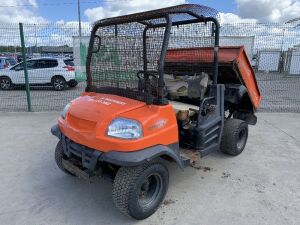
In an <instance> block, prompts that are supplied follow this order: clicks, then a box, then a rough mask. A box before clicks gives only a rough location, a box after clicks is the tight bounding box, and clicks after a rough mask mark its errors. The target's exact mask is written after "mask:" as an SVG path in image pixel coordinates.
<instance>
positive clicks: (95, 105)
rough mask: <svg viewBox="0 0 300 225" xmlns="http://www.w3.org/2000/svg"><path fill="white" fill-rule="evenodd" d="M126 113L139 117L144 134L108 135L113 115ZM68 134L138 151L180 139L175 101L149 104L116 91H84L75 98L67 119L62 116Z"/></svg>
mask: <svg viewBox="0 0 300 225" xmlns="http://www.w3.org/2000/svg"><path fill="white" fill-rule="evenodd" d="M117 117H123V118H128V119H133V120H136V121H139V122H140V123H141V125H142V128H143V137H142V138H140V139H136V140H124V139H120V138H113V137H109V136H107V135H106V130H107V128H108V126H109V124H110V123H111V122H112V120H113V119H115V118H117ZM58 124H59V127H60V129H61V131H62V133H63V134H64V135H66V136H67V137H68V138H70V139H71V140H73V141H74V142H77V143H79V144H82V145H85V146H88V147H90V148H93V149H97V150H100V151H103V152H107V151H112V150H115V151H137V150H141V149H144V148H147V147H151V146H154V145H159V144H161V145H169V144H173V143H177V142H178V127H177V122H176V116H175V113H174V110H173V107H172V106H171V105H166V106H156V105H146V104H145V103H143V102H140V101H137V100H133V99H129V98H124V97H120V96H116V95H109V94H100V93H83V94H82V95H81V96H80V97H79V98H77V99H75V100H73V101H72V105H71V107H70V109H69V112H68V113H67V116H66V119H63V118H62V117H60V118H59V119H58Z"/></svg>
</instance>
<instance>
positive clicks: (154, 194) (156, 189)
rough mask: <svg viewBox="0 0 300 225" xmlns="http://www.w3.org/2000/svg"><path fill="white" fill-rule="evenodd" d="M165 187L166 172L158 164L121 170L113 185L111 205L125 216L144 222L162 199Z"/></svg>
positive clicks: (166, 185) (167, 175) (167, 172)
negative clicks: (112, 203) (112, 202)
mask: <svg viewBox="0 0 300 225" xmlns="http://www.w3.org/2000/svg"><path fill="white" fill-rule="evenodd" d="M168 184H169V171H168V169H167V168H166V166H165V165H164V164H162V163H161V162H152V163H151V162H150V163H145V164H143V165H141V166H135V167H121V168H120V169H119V171H118V173H117V175H116V177H115V180H114V183H113V190H112V196H113V201H114V204H115V205H116V207H117V208H118V209H119V210H120V211H121V212H122V213H123V214H125V215H127V216H130V217H132V218H134V219H137V220H142V219H145V218H147V217H149V216H151V215H152V214H153V213H154V212H155V211H156V210H157V208H158V207H159V205H160V204H161V202H162V201H163V200H164V198H165V195H166V193H167V190H168Z"/></svg>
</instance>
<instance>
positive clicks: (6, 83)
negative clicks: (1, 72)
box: [0, 77, 12, 90]
mask: <svg viewBox="0 0 300 225" xmlns="http://www.w3.org/2000/svg"><path fill="white" fill-rule="evenodd" d="M0 88H1V89H2V90H10V89H11V88H12V82H11V80H10V79H9V78H8V77H1V78H0Z"/></svg>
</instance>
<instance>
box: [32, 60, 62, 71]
mask: <svg viewBox="0 0 300 225" xmlns="http://www.w3.org/2000/svg"><path fill="white" fill-rule="evenodd" d="M56 66H58V62H57V60H49V59H43V60H38V61H37V65H36V68H37V69H46V68H53V67H56Z"/></svg>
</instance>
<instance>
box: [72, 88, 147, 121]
mask: <svg viewBox="0 0 300 225" xmlns="http://www.w3.org/2000/svg"><path fill="white" fill-rule="evenodd" d="M145 105H146V104H145V103H144V102H141V101H137V100H133V99H129V98H125V97H120V96H117V95H110V94H101V93H83V94H82V95H81V96H80V97H79V98H77V99H75V100H73V101H72V105H71V107H70V109H69V112H68V122H70V123H71V124H73V125H77V126H79V127H80V126H81V125H84V124H90V125H91V126H97V127H99V126H100V127H102V126H106V125H108V124H109V123H110V122H111V121H112V120H113V119H114V118H115V117H117V116H118V115H120V114H122V113H125V112H128V111H131V110H134V109H137V108H140V107H143V106H145ZM71 124H70V125H71ZM92 124H93V125H92Z"/></svg>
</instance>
